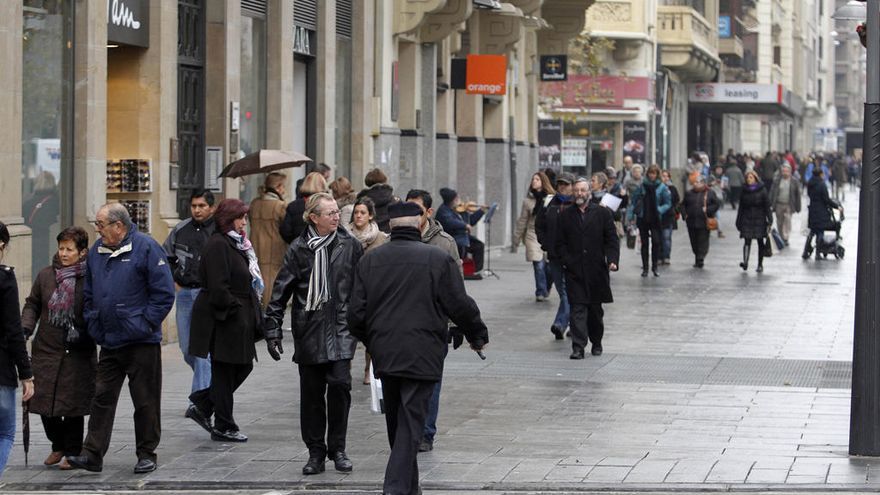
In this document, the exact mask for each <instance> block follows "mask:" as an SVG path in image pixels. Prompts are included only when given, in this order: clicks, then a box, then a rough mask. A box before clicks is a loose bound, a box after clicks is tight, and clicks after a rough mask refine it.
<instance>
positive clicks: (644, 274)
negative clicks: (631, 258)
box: [642, 268, 648, 277]
mask: <svg viewBox="0 0 880 495" xmlns="http://www.w3.org/2000/svg"><path fill="white" fill-rule="evenodd" d="M647 276H648V269H647V268H645V269H643V270H642V277H647Z"/></svg>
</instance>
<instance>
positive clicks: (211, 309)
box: [186, 199, 264, 442]
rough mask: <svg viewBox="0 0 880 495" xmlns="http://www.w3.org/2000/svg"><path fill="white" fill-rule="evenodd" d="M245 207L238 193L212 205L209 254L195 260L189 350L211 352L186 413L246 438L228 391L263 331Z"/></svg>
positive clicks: (215, 433)
mask: <svg viewBox="0 0 880 495" xmlns="http://www.w3.org/2000/svg"><path fill="white" fill-rule="evenodd" d="M247 213H248V207H247V205H245V204H244V203H243V202H242V201H240V200H238V199H224V200H223V201H221V202H220V205H218V206H217V211H216V212H215V213H214V221H215V222H216V225H217V229H216V231H215V232H214V233H213V234H212V235H211V237H210V239H208V242H207V244H205V248H204V251H205V252H206V253H211V255H210V256H205V257H204V258H203V259H202V264H201V265H200V266H199V278H200V279H201V286H202V290H201V291H200V292H199V295H198V297H197V298H196V301H195V303H194V304H193V313H192V327H191V330H190V332H191V334H190V342H189V352H190V353H191V354H192V355H194V356H198V357H202V358H207V357H208V354H210V355H211V386H210V387H208V388H206V389H203V390H197V391H195V392H193V393H192V394H191V395H190V396H189V400H190V401H191V402H192V405H191V406H190V407H189V409H188V410H187V414H186V416H187V417H188V418H191V419H192V420H193V421H195V422H196V423H198V424H199V426H201V427H202V428H204V429H205V430H206V431H208V432H209V433H210V434H211V440H215V441H220V442H246V441H247V439H248V437H247V436H246V435H244V434H243V433H242V432H241V431H240V430H239V427H238V424H236V422H235V419H234V418H233V415H232V409H233V394H234V392H235V391H236V390H237V389H238V387H239V386H241V384H242V383H244V381H245V379H246V378H247V377H248V375H250V373H251V371H252V370H253V369H254V364H253V361H254V359H255V358H256V355H257V352H256V348H255V347H254V342H256V341H257V340H260V339H262V337H263V335H262V328H263V316H262V315H263V313H262V310H261V307H260V298H261V297H262V295H263V289H264V284H263V276H262V274H261V273H260V266H259V263H258V261H257V256H256V254H254V248H253V246H251V242H250V240H249V239H248V238H247V234H246V233H245V227H246V226H247ZM211 416H213V417H214V423H213V426H212V424H211Z"/></svg>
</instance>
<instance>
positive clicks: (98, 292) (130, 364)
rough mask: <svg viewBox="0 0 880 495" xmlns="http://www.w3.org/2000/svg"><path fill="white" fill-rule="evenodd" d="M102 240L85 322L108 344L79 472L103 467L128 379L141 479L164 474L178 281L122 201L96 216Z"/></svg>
mask: <svg viewBox="0 0 880 495" xmlns="http://www.w3.org/2000/svg"><path fill="white" fill-rule="evenodd" d="M95 219H96V221H95V227H96V228H97V230H98V233H100V234H101V238H100V239H98V241H97V242H96V243H95V244H94V246H92V248H91V250H89V254H88V258H87V267H88V268H87V269H86V277H85V286H84V287H83V316H85V320H86V324H87V326H88V330H89V335H91V336H92V338H94V339H95V342H97V343H98V344H99V345H100V346H101V355H100V357H99V360H98V372H97V378H96V382H95V398H94V399H93V400H92V407H91V415H90V416H89V433H88V435H87V436H86V439H85V442H83V450H82V453H81V454H80V455H78V456H72V457H68V458H67V461H68V462H69V463H70V465H71V466H73V467H76V468H80V469H86V470H89V471H101V470H102V469H103V460H104V455H106V454H107V450H108V449H109V448H110V434H111V433H112V432H113V421H114V419H115V417H116V404H117V402H119V392H120V391H121V390H122V384H123V382H124V381H125V379H126V377H127V378H128V389H129V392H130V393H131V399H132V402H133V403H134V410H135V414H134V434H135V439H136V440H135V443H136V448H135V453H136V454H137V457H138V462H137V464H136V465H135V467H134V472H135V473H148V472H150V471H155V470H156V447H158V446H159V438H160V436H161V432H162V429H161V425H160V421H159V413H160V400H161V397H162V346H161V343H162V321H163V320H164V319H165V317H166V316H167V315H168V312H169V311H171V306H173V305H174V280H173V279H172V277H171V270H170V269H169V268H168V261H167V258H166V254H165V250H163V249H162V246H160V245H159V243H158V242H156V241H154V240H153V238H152V237H150V236H148V235H146V234H142V233H140V232H138V231H137V228H136V227H135V225H134V224H133V223H132V221H131V217H130V216H129V214H128V211H127V210H126V209H125V207H124V206H122V204H121V203H109V204H106V205H104V206H102V207H101V209H100V210H98V214H97V215H95Z"/></svg>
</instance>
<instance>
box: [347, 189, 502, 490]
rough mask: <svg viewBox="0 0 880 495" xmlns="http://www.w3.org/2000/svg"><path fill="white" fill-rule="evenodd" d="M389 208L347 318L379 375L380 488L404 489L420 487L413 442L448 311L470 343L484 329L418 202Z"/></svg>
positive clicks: (482, 339)
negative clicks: (385, 232) (430, 238)
mask: <svg viewBox="0 0 880 495" xmlns="http://www.w3.org/2000/svg"><path fill="white" fill-rule="evenodd" d="M388 212H389V216H390V218H391V242H389V243H388V244H385V245H383V246H380V247H378V248H376V249H375V250H373V251H371V252H369V253H367V254H366V255H365V256H364V257H363V259H361V261H360V264H359V265H358V267H357V273H356V275H355V282H354V289H353V291H352V297H351V302H350V309H349V314H348V318H349V319H348V322H349V325H350V328H351V331H352V333H353V334H354V335H355V336H356V337H357V338H358V339H360V340H361V341H362V342H364V343H365V344H366V346H367V349H368V350H369V352H370V355H371V356H372V357H373V366H374V368H375V370H376V377H377V378H379V379H381V380H382V391H383V394H384V399H385V424H386V427H387V428H388V441H389V444H390V445H391V455H390V456H389V458H388V466H387V467H386V470H385V482H384V485H383V490H382V491H383V493H386V494H394V495H399V494H400V495H410V494H413V493H419V491H420V490H419V488H418V483H419V471H418V461H417V455H418V447H419V442H420V441H421V439H422V429H423V427H424V424H425V413H426V411H427V408H428V401H429V400H430V398H431V394H432V392H433V390H434V384H435V383H436V382H437V381H438V380H439V379H440V377H441V376H442V375H443V359H444V358H445V356H446V350H447V343H446V336H447V323H446V322H447V319H450V318H451V319H452V321H453V322H454V323H455V324H456V325H458V327H459V328H461V329H462V330H463V331H464V334H465V336H466V337H467V339H468V342H469V343H470V345H471V348H472V349H474V350H481V349H482V348H483V346H485V345H486V343H488V341H489V335H488V331H487V330H486V325H485V324H484V323H483V321H482V319H481V318H480V310H479V309H478V308H477V305H476V303H474V301H473V299H471V298H470V297H468V295H467V293H466V292H465V287H464V281H463V280H462V277H461V274H460V273H459V268H458V265H457V263H456V262H455V260H454V259H452V257H451V256H449V254H447V253H446V252H444V251H443V250H441V249H439V248H437V247H435V246H429V245H426V244H424V243H423V242H422V235H421V231H420V230H419V224H420V223H421V218H420V217H421V216H422V209H421V208H420V207H419V206H418V205H416V204H414V203H397V204H394V205H391V206H390V207H389V208H388Z"/></svg>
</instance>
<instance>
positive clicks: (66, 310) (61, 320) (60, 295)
mask: <svg viewBox="0 0 880 495" xmlns="http://www.w3.org/2000/svg"><path fill="white" fill-rule="evenodd" d="M54 261H55V284H56V286H55V291H54V292H52V297H50V298H49V304H48V307H49V323H51V324H53V325H55V326H56V327H62V328H63V327H64V326H66V325H67V324H69V323H73V320H74V318H75V315H74V314H73V313H74V308H73V304H74V297H75V294H76V279H77V278H79V277H82V276H83V275H85V273H86V261H85V260H81V261H78V262H76V263H74V264H72V265H70V266H61V261H60V260H58V256H57V255H56V256H55V260H54Z"/></svg>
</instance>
